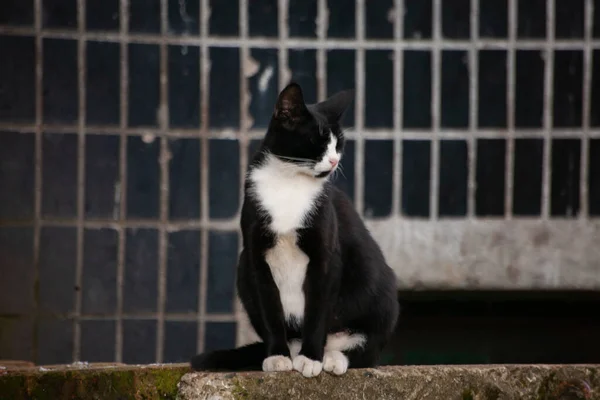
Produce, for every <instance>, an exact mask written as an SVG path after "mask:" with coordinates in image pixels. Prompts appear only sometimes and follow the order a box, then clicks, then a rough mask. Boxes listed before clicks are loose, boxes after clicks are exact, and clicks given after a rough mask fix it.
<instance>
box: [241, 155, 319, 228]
mask: <svg viewBox="0 0 600 400" xmlns="http://www.w3.org/2000/svg"><path fill="white" fill-rule="evenodd" d="M309 171H310V170H309ZM309 171H304V170H303V169H302V167H298V166H296V165H293V164H290V163H285V162H283V161H280V160H278V159H277V158H275V157H274V156H268V158H267V160H266V162H265V163H264V164H263V165H261V166H259V167H257V168H255V169H253V170H252V172H250V176H249V179H250V180H251V181H252V182H253V183H254V186H255V187H254V190H253V195H254V196H255V198H256V199H257V200H258V202H259V204H260V206H261V207H262V208H263V210H264V211H266V212H267V213H268V214H269V216H270V217H271V226H270V228H271V229H272V230H273V232H275V233H276V234H288V233H291V232H293V231H295V230H296V229H300V228H303V227H304V223H305V219H306V217H307V216H308V215H309V213H310V212H311V210H312V209H313V208H314V207H313V206H314V202H315V199H316V198H317V196H318V195H319V193H320V192H321V190H322V189H323V183H324V180H323V179H318V178H316V177H314V176H310V175H309V173H310V172H309Z"/></svg>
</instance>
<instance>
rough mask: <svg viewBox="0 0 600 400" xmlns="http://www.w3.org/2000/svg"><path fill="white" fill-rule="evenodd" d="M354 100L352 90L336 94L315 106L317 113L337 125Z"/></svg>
mask: <svg viewBox="0 0 600 400" xmlns="http://www.w3.org/2000/svg"><path fill="white" fill-rule="evenodd" d="M353 100H354V89H348V90H342V91H341V92H337V93H336V94H334V95H333V96H331V97H329V98H328V99H327V100H325V101H322V102H320V103H318V104H316V105H315V107H316V109H317V111H318V112H319V113H321V114H323V115H324V116H325V117H327V120H328V121H329V122H330V123H337V122H339V121H340V119H342V116H343V115H344V112H346V110H347V109H348V107H349V106H350V104H351V103H352V101H353Z"/></svg>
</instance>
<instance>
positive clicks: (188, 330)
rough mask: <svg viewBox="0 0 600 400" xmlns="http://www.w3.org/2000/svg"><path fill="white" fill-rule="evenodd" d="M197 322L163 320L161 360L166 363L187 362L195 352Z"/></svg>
mask: <svg viewBox="0 0 600 400" xmlns="http://www.w3.org/2000/svg"><path fill="white" fill-rule="evenodd" d="M197 343H198V323H196V322H173V321H167V322H165V343H164V350H163V351H164V353H163V360H164V362H166V363H187V362H189V361H190V358H191V357H192V356H193V355H195V354H196V350H197V347H196V345H197Z"/></svg>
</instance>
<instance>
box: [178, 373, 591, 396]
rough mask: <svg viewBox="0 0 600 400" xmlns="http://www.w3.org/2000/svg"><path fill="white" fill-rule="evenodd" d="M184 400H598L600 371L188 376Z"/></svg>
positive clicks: (183, 388)
mask: <svg viewBox="0 0 600 400" xmlns="http://www.w3.org/2000/svg"><path fill="white" fill-rule="evenodd" d="M178 399H180V400H232V399H245V400H249V399H285V400H294V399H298V400H300V399H302V400H311V399H312V400H316V399H331V400H335V399H340V400H354V399H357V400H363V399H367V400H371V399H382V400H384V399H390V400H391V399H407V400H408V399H415V400H428V399H440V400H454V399H456V400H508V399H525V400H579V399H586V400H592V399H600V365H593V366H591V365H581V366H578V365H571V366H550V365H536V366H526V365H523V366H517V365H506V366H503V365H501V366H433V367H426V366H423V367H384V368H380V369H365V370H350V371H349V372H348V373H347V374H345V375H343V376H341V377H335V376H332V375H329V374H327V373H322V374H321V375H320V376H319V377H317V378H313V379H307V378H304V377H302V375H300V374H299V373H297V372H283V373H258V372H257V373H250V372H248V373H237V374H233V373H230V374H225V373H223V374H206V373H189V374H186V375H185V376H184V377H183V378H182V380H181V382H180V384H179V397H178Z"/></svg>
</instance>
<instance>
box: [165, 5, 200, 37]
mask: <svg viewBox="0 0 600 400" xmlns="http://www.w3.org/2000/svg"><path fill="white" fill-rule="evenodd" d="M167 7H168V11H167V12H168V15H169V32H170V33H176V34H184V35H197V34H198V32H199V26H200V23H199V21H198V18H199V17H200V1H198V0H195V1H181V0H168V6H167Z"/></svg>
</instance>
